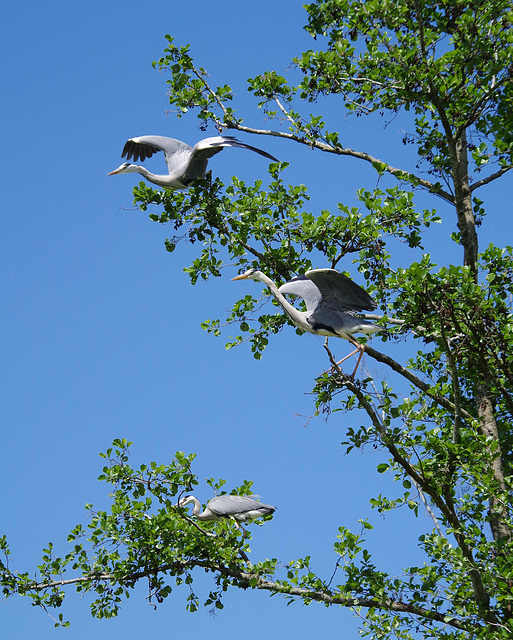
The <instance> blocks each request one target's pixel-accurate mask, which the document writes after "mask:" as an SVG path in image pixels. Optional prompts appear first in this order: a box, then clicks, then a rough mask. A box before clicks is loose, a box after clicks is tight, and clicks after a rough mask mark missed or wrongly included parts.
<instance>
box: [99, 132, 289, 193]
mask: <svg viewBox="0 0 513 640" xmlns="http://www.w3.org/2000/svg"><path fill="white" fill-rule="evenodd" d="M225 147H238V148H240V149H249V151H254V152H255V153H259V154H260V155H261V156H264V157H265V158H269V160H272V161H273V162H278V160H277V159H276V158H275V157H274V156H272V155H271V154H270V153H267V152H266V151H262V150H261V149H257V148H256V147H252V146H250V145H249V144H245V143H244V142H240V141H239V140H237V139H236V138H234V137H233V136H214V137H213V138H204V139H203V140H200V141H199V142H197V143H196V144H195V145H194V147H189V145H188V144H185V142H181V141H180V140H175V139H174V138H164V137H163V136H140V137H138V138H130V140H128V141H127V142H126V144H125V146H124V148H123V153H122V154H121V157H122V158H124V157H126V159H127V160H130V159H132V158H133V159H134V160H135V161H137V160H139V158H140V159H141V162H144V160H146V158H151V156H152V155H153V154H155V153H158V152H159V151H163V152H164V156H165V158H166V164H167V169H168V172H169V175H156V174H154V173H151V172H150V171H148V170H147V169H146V168H145V167H141V166H140V165H137V164H131V163H130V162H124V163H123V164H122V165H121V166H120V167H118V168H117V169H115V170H114V171H111V172H110V173H109V174H107V175H109V176H113V175H115V174H117V173H140V174H141V175H142V176H143V177H144V178H146V180H148V181H149V182H153V184H158V185H159V187H165V188H167V189H186V188H187V187H188V186H189V185H190V184H191V183H192V182H193V181H194V180H201V179H202V178H204V177H205V173H206V170H207V164H208V160H209V158H211V157H212V156H215V155H216V153H219V152H220V151H222V150H223V149H224V148H225Z"/></svg>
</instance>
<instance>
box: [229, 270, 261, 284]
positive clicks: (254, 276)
mask: <svg viewBox="0 0 513 640" xmlns="http://www.w3.org/2000/svg"><path fill="white" fill-rule="evenodd" d="M263 275H264V274H263V273H262V272H261V271H259V270H258V269H248V270H247V271H244V273H241V275H240V276H235V278H232V280H260V281H262V276H263Z"/></svg>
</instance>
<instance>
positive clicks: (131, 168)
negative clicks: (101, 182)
mask: <svg viewBox="0 0 513 640" xmlns="http://www.w3.org/2000/svg"><path fill="white" fill-rule="evenodd" d="M138 169H139V167H138V166H137V165H136V164H130V162H123V164H122V165H121V166H119V167H118V168H117V169H114V171H111V172H110V173H108V174H107V175H108V176H114V175H116V174H117V173H138Z"/></svg>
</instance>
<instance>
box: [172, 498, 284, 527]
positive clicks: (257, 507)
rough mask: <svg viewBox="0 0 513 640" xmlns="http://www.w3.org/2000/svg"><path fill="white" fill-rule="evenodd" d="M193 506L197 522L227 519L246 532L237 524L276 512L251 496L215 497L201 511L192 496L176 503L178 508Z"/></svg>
mask: <svg viewBox="0 0 513 640" xmlns="http://www.w3.org/2000/svg"><path fill="white" fill-rule="evenodd" d="M191 503H192V504H193V505H194V508H193V510H192V515H193V516H195V517H196V518H198V520H205V521H212V520H222V519H223V518H228V519H231V520H234V521H235V524H236V525H237V528H238V529H239V528H240V529H242V531H244V533H246V530H245V529H244V527H242V526H241V525H240V524H239V523H240V522H245V521H246V520H254V519H255V518H261V517H263V516H268V515H271V514H272V513H274V512H275V511H276V507H273V506H272V505H270V504H265V503H264V502H259V501H258V500H255V499H254V498H252V497H251V496H227V495H224V496H216V497H215V498H212V499H211V500H209V501H208V502H207V507H206V509H205V510H204V511H203V512H202V511H201V504H200V501H199V500H198V498H195V497H194V496H185V498H182V499H181V500H180V502H179V503H178V506H179V507H185V506H186V505H188V504H191Z"/></svg>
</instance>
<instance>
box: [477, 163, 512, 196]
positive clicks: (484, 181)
mask: <svg viewBox="0 0 513 640" xmlns="http://www.w3.org/2000/svg"><path fill="white" fill-rule="evenodd" d="M511 169H513V165H509V166H508V167H502V169H499V171H496V172H495V173H492V174H491V175H490V176H487V177H486V178H483V179H482V180H478V181H477V182H474V184H472V185H470V193H472V192H474V191H475V190H476V189H479V187H482V186H484V185H485V184H489V183H490V182H492V181H493V180H497V178H500V177H501V176H503V175H504V174H505V173H507V172H508V171H511Z"/></svg>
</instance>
